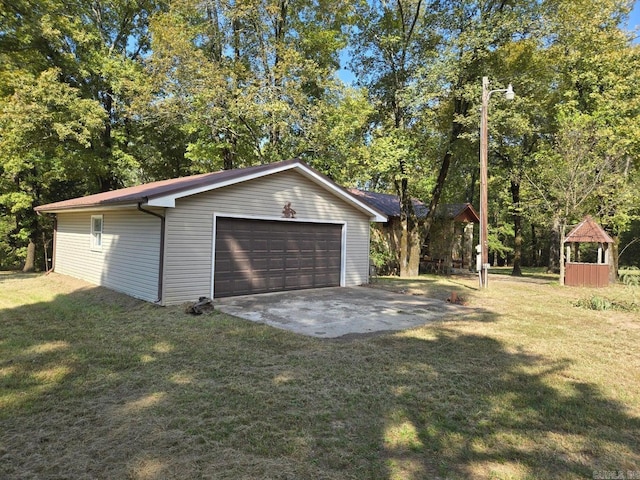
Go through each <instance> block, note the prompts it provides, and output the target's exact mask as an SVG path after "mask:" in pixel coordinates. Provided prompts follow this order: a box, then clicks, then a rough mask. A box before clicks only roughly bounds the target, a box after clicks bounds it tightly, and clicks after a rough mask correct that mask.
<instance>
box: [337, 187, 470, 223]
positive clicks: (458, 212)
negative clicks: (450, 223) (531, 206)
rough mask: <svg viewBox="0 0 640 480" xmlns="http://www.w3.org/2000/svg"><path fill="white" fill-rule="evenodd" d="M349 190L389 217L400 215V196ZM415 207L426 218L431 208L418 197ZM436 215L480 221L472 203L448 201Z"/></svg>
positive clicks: (415, 200)
mask: <svg viewBox="0 0 640 480" xmlns="http://www.w3.org/2000/svg"><path fill="white" fill-rule="evenodd" d="M349 192H350V193H352V194H354V195H356V196H358V197H360V198H361V199H362V201H364V202H365V203H368V204H369V205H371V206H372V207H374V208H376V209H378V210H380V211H381V212H383V213H384V214H385V215H387V216H388V217H399V216H400V197H398V196H397V195H390V194H388V193H377V192H368V191H365V190H359V189H357V188H350V189H349ZM412 201H413V208H414V210H415V212H416V216H417V217H418V218H425V217H426V216H427V213H428V212H429V208H428V207H427V206H426V205H425V204H424V202H422V201H420V200H418V199H417V198H414V199H412ZM436 217H439V218H453V219H455V220H456V221H465V222H474V223H478V222H479V221H480V220H479V217H478V214H477V212H476V211H475V209H474V208H473V206H472V205H471V204H470V203H447V204H444V205H439V206H438V207H437V208H436Z"/></svg>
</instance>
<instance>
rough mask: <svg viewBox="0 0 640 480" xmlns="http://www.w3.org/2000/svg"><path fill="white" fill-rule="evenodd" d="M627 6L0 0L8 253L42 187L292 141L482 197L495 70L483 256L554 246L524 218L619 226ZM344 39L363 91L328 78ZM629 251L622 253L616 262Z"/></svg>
mask: <svg viewBox="0 0 640 480" xmlns="http://www.w3.org/2000/svg"><path fill="white" fill-rule="evenodd" d="M629 8H630V5H629V2H620V1H616V0H601V1H595V0H579V1H575V0H559V1H554V2H538V1H522V2H479V1H473V0H453V1H447V2H424V1H420V0H399V1H396V2H386V1H381V0H373V1H367V2H365V1H358V2H350V1H348V0H338V1H333V2H325V1H323V2H314V1H311V0H287V1H285V0H247V1H243V2H225V1H222V0H211V1H207V2H200V1H197V0H177V1H173V2H165V1H164V0H136V1H135V2H131V1H129V0H115V1H112V2H104V1H102V0H98V1H95V2H84V3H83V2H64V1H62V0H42V1H40V2H37V3H36V4H34V3H33V2H27V1H25V0H15V1H12V2H4V3H1V4H0V18H1V19H2V20H1V22H2V35H1V36H0V59H2V62H0V216H1V218H2V225H3V232H4V233H5V235H3V236H2V237H0V251H2V252H5V253H3V256H4V258H9V257H10V258H11V259H12V260H10V261H9V263H11V264H13V263H14V260H15V259H16V258H19V257H20V255H21V252H23V251H24V248H25V246H26V244H27V243H28V242H33V241H36V240H37V242H38V243H41V242H42V240H41V233H43V231H44V233H45V234H46V235H45V237H47V236H50V232H49V231H48V230H47V229H48V228H49V227H48V224H47V223H46V221H45V220H44V219H42V218H40V219H38V218H36V217H35V215H34V214H33V211H32V208H33V206H34V205H37V204H40V203H45V202H50V201H55V200H61V199H63V198H69V197H73V196H79V195H84V194H88V193H95V192H97V191H102V190H109V189H114V188H118V187H121V186H127V185H130V184H134V183H139V182H143V181H151V180H156V179H162V178H168V177H176V176H181V175H188V174H191V173H197V172H206V171H212V170H217V169H220V168H232V167H241V166H247V165H254V164H263V163H269V162H273V161H276V160H281V159H288V158H291V157H299V158H301V159H303V160H305V161H307V162H308V163H309V164H311V165H312V166H314V167H315V168H317V169H319V170H321V171H322V172H324V173H326V174H327V175H329V176H330V177H331V178H333V179H335V180H336V181H338V182H339V183H341V184H344V185H348V186H351V185H357V186H361V187H362V186H365V187H367V188H369V189H377V190H380V191H385V192H390V193H400V195H401V196H402V197H403V198H404V199H406V198H408V197H410V196H415V197H418V198H420V199H421V200H423V201H425V202H426V203H427V204H428V203H430V202H432V203H433V204H434V205H437V204H438V203H443V202H452V203H453V202H462V201H469V202H474V200H475V203H476V205H477V200H476V199H477V190H478V161H477V157H478V133H477V132H478V123H479V106H480V99H481V82H480V79H481V78H482V77H483V76H489V78H490V80H491V88H492V89H501V88H504V87H505V86H506V85H507V84H508V83H509V82H511V83H513V86H514V89H515V91H516V99H515V100H514V101H513V102H510V103H507V102H506V101H505V100H504V99H503V98H502V96H501V95H498V94H496V95H494V96H493V97H492V98H491V102H490V109H489V113H490V116H489V118H490V122H489V126H490V129H489V133H490V135H489V137H490V138H489V169H490V207H489V210H490V216H491V224H492V231H491V232H490V239H489V241H490V248H491V250H492V252H495V253H497V254H499V255H502V256H506V255H507V254H509V255H510V254H511V252H513V254H514V255H516V256H518V255H519V253H518V252H519V251H521V250H523V249H524V250H534V249H535V250H537V251H539V252H542V248H541V247H540V245H539V244H536V245H533V238H532V237H533V234H531V233H529V232H528V231H527V230H528V229H530V228H533V229H534V231H536V232H537V233H536V234H537V235H538V237H539V238H540V239H543V238H544V242H546V243H547V244H549V243H551V244H553V241H552V240H548V238H550V235H549V233H553V232H555V234H556V235H558V234H559V229H560V228H561V225H563V224H567V223H572V222H575V221H576V220H579V219H581V217H582V216H583V215H585V214H587V213H589V214H591V215H593V216H594V217H595V218H596V219H597V220H598V221H599V222H600V223H602V224H603V225H604V226H605V228H606V229H607V231H608V232H609V233H611V234H612V235H613V236H619V235H624V232H625V231H627V230H629V229H632V228H633V227H632V226H633V222H634V219H636V218H638V216H639V215H640V211H639V210H638V207H637V198H636V197H637V195H636V192H637V191H638V190H640V161H639V160H638V159H640V121H638V118H639V116H640V92H638V88H637V85H638V84H640V48H639V47H638V46H637V45H635V44H632V43H631V42H630V38H631V37H630V35H629V34H628V32H625V31H624V30H623V29H622V28H621V25H622V24H623V23H622V22H623V21H624V19H625V15H627V14H628V12H629ZM345 54H348V55H349V56H350V60H351V61H350V67H351V69H352V70H353V71H354V73H355V74H356V77H357V78H356V79H357V82H356V84H355V85H354V86H346V85H344V84H343V83H342V82H341V81H340V80H339V79H338V78H337V75H336V72H337V70H338V69H339V68H340V67H344V65H340V63H341V61H343V57H344V55H345ZM434 211H435V210H434ZM409 223H410V225H409V226H411V227H413V225H414V224H415V223H417V222H413V223H412V222H409ZM507 226H509V228H510V230H509V231H508V230H506V228H507ZM636 236H637V235H636ZM631 238H634V237H633V236H632V237H631ZM522 239H524V241H525V242H530V243H531V245H522V243H521V242H522ZM628 241H629V239H628V238H627V237H624V238H623V239H622V241H621V243H620V245H621V248H624V247H625V246H626V243H625V242H628ZM405 243H406V242H405ZM409 243H410V242H409ZM407 244H408V243H407ZM552 256H553V253H552ZM40 257H42V255H39V256H38V258H40ZM636 257H637V255H635V250H634V249H633V248H630V249H629V250H628V251H627V252H625V255H623V256H622V259H623V261H625V262H628V263H637V258H636ZM628 259H629V260H628Z"/></svg>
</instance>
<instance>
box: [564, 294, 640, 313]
mask: <svg viewBox="0 0 640 480" xmlns="http://www.w3.org/2000/svg"><path fill="white" fill-rule="evenodd" d="M574 306H576V307H580V308H586V309H588V310H597V311H606V310H617V311H621V312H634V311H638V310H640V304H638V303H637V302H627V301H620V300H617V301H614V300H609V299H607V298H605V297H601V296H599V295H592V296H591V297H589V298H583V299H580V300H578V301H576V302H575V303H574Z"/></svg>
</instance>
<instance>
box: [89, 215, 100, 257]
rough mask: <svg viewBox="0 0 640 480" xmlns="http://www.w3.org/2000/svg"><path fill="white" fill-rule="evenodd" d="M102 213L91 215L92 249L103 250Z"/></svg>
mask: <svg viewBox="0 0 640 480" xmlns="http://www.w3.org/2000/svg"><path fill="white" fill-rule="evenodd" d="M102 219H103V217H102V215H91V250H96V251H101V250H102Z"/></svg>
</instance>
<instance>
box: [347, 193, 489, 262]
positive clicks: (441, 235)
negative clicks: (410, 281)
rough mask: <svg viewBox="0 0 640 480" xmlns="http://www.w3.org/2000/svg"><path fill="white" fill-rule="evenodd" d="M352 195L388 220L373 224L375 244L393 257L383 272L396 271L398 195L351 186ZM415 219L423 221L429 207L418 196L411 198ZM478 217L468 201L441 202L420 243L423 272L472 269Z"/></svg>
mask: <svg viewBox="0 0 640 480" xmlns="http://www.w3.org/2000/svg"><path fill="white" fill-rule="evenodd" d="M349 192H351V193H352V194H354V195H355V196H357V197H359V198H360V199H362V201H363V202H365V203H367V204H368V205H370V206H371V207H373V208H375V209H377V210H379V211H381V212H382V213H384V214H385V215H386V216H387V218H388V220H387V221H386V222H384V223H378V224H375V225H373V227H372V230H373V232H372V240H373V241H374V243H375V242H376V241H377V242H382V243H383V244H384V245H385V246H386V248H387V249H388V251H389V252H392V253H394V254H395V257H394V258H395V260H394V261H393V262H390V264H389V265H386V266H385V267H384V268H383V269H382V271H383V272H384V273H397V271H398V262H399V255H398V252H399V250H400V235H401V232H402V226H401V224H400V198H399V197H398V196H397V195H390V194H386V193H376V192H368V191H364V190H359V189H356V188H352V189H350V190H349ZM412 202H413V208H414V211H415V213H416V217H417V218H418V221H419V222H420V221H424V219H425V218H426V217H427V213H428V211H429V209H428V208H427V206H426V205H425V204H424V203H423V202H421V201H420V200H418V199H415V198H414V199H412ZM479 221H480V220H479V217H478V214H477V212H476V211H475V209H474V208H473V206H472V205H471V204H470V203H455V204H444V205H440V206H439V207H438V208H437V209H436V214H435V216H434V221H433V225H432V226H431V231H430V233H429V236H428V237H427V238H426V239H425V241H424V244H423V245H422V251H421V258H420V270H421V271H422V272H435V273H449V272H451V270H452V269H453V268H459V269H469V270H471V269H473V267H474V265H475V255H474V252H475V249H474V245H473V226H474V224H476V223H479Z"/></svg>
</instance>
